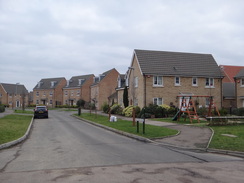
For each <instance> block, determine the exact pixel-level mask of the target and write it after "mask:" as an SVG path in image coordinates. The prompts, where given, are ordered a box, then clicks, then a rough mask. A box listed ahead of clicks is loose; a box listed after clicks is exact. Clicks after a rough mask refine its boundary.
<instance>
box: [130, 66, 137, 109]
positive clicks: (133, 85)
mask: <svg viewBox="0 0 244 183" xmlns="http://www.w3.org/2000/svg"><path fill="white" fill-rule="evenodd" d="M128 69H129V70H132V87H131V94H132V105H133V106H134V105H135V104H134V100H135V83H134V82H135V78H134V77H135V76H134V69H135V68H134V67H128Z"/></svg>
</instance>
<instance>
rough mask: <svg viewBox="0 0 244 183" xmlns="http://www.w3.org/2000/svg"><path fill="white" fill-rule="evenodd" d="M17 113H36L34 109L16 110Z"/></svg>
mask: <svg viewBox="0 0 244 183" xmlns="http://www.w3.org/2000/svg"><path fill="white" fill-rule="evenodd" d="M14 112H15V113H18V114H34V112H33V111H28V110H24V111H23V110H14Z"/></svg>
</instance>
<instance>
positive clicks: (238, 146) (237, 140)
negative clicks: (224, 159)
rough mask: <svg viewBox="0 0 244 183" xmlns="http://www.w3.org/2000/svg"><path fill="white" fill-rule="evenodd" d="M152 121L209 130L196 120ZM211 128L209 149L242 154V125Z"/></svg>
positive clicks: (164, 119) (202, 122) (203, 123)
mask: <svg viewBox="0 0 244 183" xmlns="http://www.w3.org/2000/svg"><path fill="white" fill-rule="evenodd" d="M152 120H156V121H162V122H171V123H178V124H191V125H194V126H199V127H206V128H209V126H207V124H208V122H207V121H201V120H200V123H198V122H197V121H196V120H193V122H192V123H191V122H190V120H189V118H187V119H186V121H184V118H181V119H180V121H172V119H171V118H157V119H152ZM211 128H212V129H213V130H214V136H213V139H212V141H211V143H210V146H209V148H213V149H222V150H231V151H243V152H244V145H243V144H244V125H227V126H213V127H211ZM222 134H229V135H235V136H237V137H230V136H224V135H222Z"/></svg>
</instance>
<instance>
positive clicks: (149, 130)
mask: <svg viewBox="0 0 244 183" xmlns="http://www.w3.org/2000/svg"><path fill="white" fill-rule="evenodd" d="M76 116H78V115H77V114H76ZM78 117H80V118H84V119H86V120H89V121H93V122H95V123H99V124H102V125H104V126H108V127H111V128H114V129H117V130H120V131H124V132H127V133H131V134H135V135H139V136H142V137H146V138H161V137H166V136H170V135H175V134H177V133H178V131H177V130H173V129H169V128H165V127H158V126H153V125H147V124H146V125H145V134H143V133H142V124H140V131H139V133H137V128H136V126H132V122H131V121H126V120H122V119H118V120H117V122H109V120H108V117H106V116H102V115H98V114H97V115H96V114H90V113H82V114H81V116H78Z"/></svg>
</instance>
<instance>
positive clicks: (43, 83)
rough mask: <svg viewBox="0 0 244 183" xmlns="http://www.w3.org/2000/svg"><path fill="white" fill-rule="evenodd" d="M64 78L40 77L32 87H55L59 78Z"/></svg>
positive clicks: (61, 78)
mask: <svg viewBox="0 0 244 183" xmlns="http://www.w3.org/2000/svg"><path fill="white" fill-rule="evenodd" d="M63 79H65V78H64V77H60V78H46V79H41V81H39V82H38V83H37V85H36V86H35V87H34V89H55V88H56V87H57V85H58V84H59V83H60V81H61V80H63ZM52 82H53V84H54V85H53V86H52Z"/></svg>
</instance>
